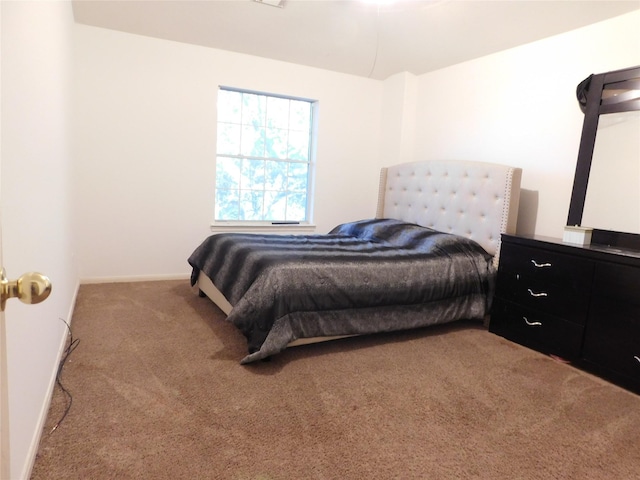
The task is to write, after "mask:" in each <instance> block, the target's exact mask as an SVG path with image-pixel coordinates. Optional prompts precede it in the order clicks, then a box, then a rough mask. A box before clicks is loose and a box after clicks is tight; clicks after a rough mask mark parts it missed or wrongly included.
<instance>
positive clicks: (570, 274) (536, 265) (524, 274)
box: [499, 242, 594, 295]
mask: <svg viewBox="0 0 640 480" xmlns="http://www.w3.org/2000/svg"><path fill="white" fill-rule="evenodd" d="M593 269H594V262H593V261H591V260H588V259H585V258H578V257H574V256H571V255H564V254H562V253H557V252H552V251H549V250H545V249H542V248H531V247H527V246H523V245H513V244H510V243H506V242H505V243H504V244H503V246H502V249H501V252H500V264H499V272H500V274H502V275H503V276H506V277H508V278H526V279H528V280H529V281H531V282H534V283H535V284H536V285H545V286H547V288H548V287H549V286H550V285H555V286H557V287H559V288H560V291H565V292H567V293H573V294H581V295H583V294H584V292H588V291H589V290H590V289H591V282H592V279H593Z"/></svg>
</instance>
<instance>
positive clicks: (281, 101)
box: [267, 97, 290, 128]
mask: <svg viewBox="0 0 640 480" xmlns="http://www.w3.org/2000/svg"><path fill="white" fill-rule="evenodd" d="M289 102H290V100H288V99H286V98H277V97H267V126H268V127H271V128H289Z"/></svg>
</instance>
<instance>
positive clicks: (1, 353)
mask: <svg viewBox="0 0 640 480" xmlns="http://www.w3.org/2000/svg"><path fill="white" fill-rule="evenodd" d="M0 138H1V137H0ZM0 141H2V140H1V139H0ZM1 170H2V157H1V156H0V171H1ZM0 198H1V197H0ZM0 211H1V206H0ZM0 265H2V217H1V216H0ZM6 333H7V330H6V325H5V321H4V310H2V311H0V478H9V408H8V407H9V389H8V385H7V340H6V338H7V337H6Z"/></svg>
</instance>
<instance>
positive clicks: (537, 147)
mask: <svg viewBox="0 0 640 480" xmlns="http://www.w3.org/2000/svg"><path fill="white" fill-rule="evenodd" d="M639 25H640V11H635V12H633V13H629V14H626V15H623V16H620V17H616V18H614V19H611V20H607V21H605V22H601V23H597V24H594V25H591V26H588V27H585V28H581V29H578V30H574V31H572V32H568V33H565V34H562V35H557V36H554V37H551V38H548V39H545V40H541V41H538V42H535V43H531V44H528V45H525V46H522V47H518V48H514V49H511V50H507V51H504V52H500V53H497V54H494V55H490V56H487V57H483V58H480V59H478V60H474V61H470V62H465V63H462V64H459V65H455V66H453V67H450V68H446V69H442V70H439V71H437V72H433V73H430V74H426V75H422V76H420V77H419V78H418V97H419V99H418V109H417V110H418V113H417V120H416V125H417V126H416V130H417V132H419V133H418V134H417V135H416V147H415V156H416V158H425V159H427V158H466V159H476V160H479V161H493V162H497V163H504V164H511V165H515V166H519V167H522V168H523V176H522V187H523V188H524V189H525V191H524V192H523V196H522V198H521V203H520V217H519V219H518V220H519V221H518V232H519V233H533V232H535V233H537V234H540V235H549V236H556V237H562V229H563V228H564V225H565V224H566V220H567V214H568V212H569V200H570V197H571V189H572V185H573V175H574V171H575V165H576V159H577V156H578V146H579V142H580V134H581V130H582V121H583V115H582V112H581V111H580V109H579V107H578V103H577V101H576V97H575V89H576V86H577V84H578V83H579V82H580V81H581V80H583V79H584V78H586V77H587V76H589V75H590V74H591V73H603V72H606V71H609V70H617V69H621V68H627V67H633V66H635V65H639V64H640V35H639V34H638V31H639V30H638V29H639Z"/></svg>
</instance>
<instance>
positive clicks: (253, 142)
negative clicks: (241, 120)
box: [240, 126, 264, 157]
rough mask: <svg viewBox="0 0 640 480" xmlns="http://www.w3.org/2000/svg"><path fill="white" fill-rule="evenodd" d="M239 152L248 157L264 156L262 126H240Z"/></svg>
mask: <svg viewBox="0 0 640 480" xmlns="http://www.w3.org/2000/svg"><path fill="white" fill-rule="evenodd" d="M240 153H241V154H242V155H246V156H249V157H264V128H262V127H251V126H243V127H242V145H241V147H240Z"/></svg>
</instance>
